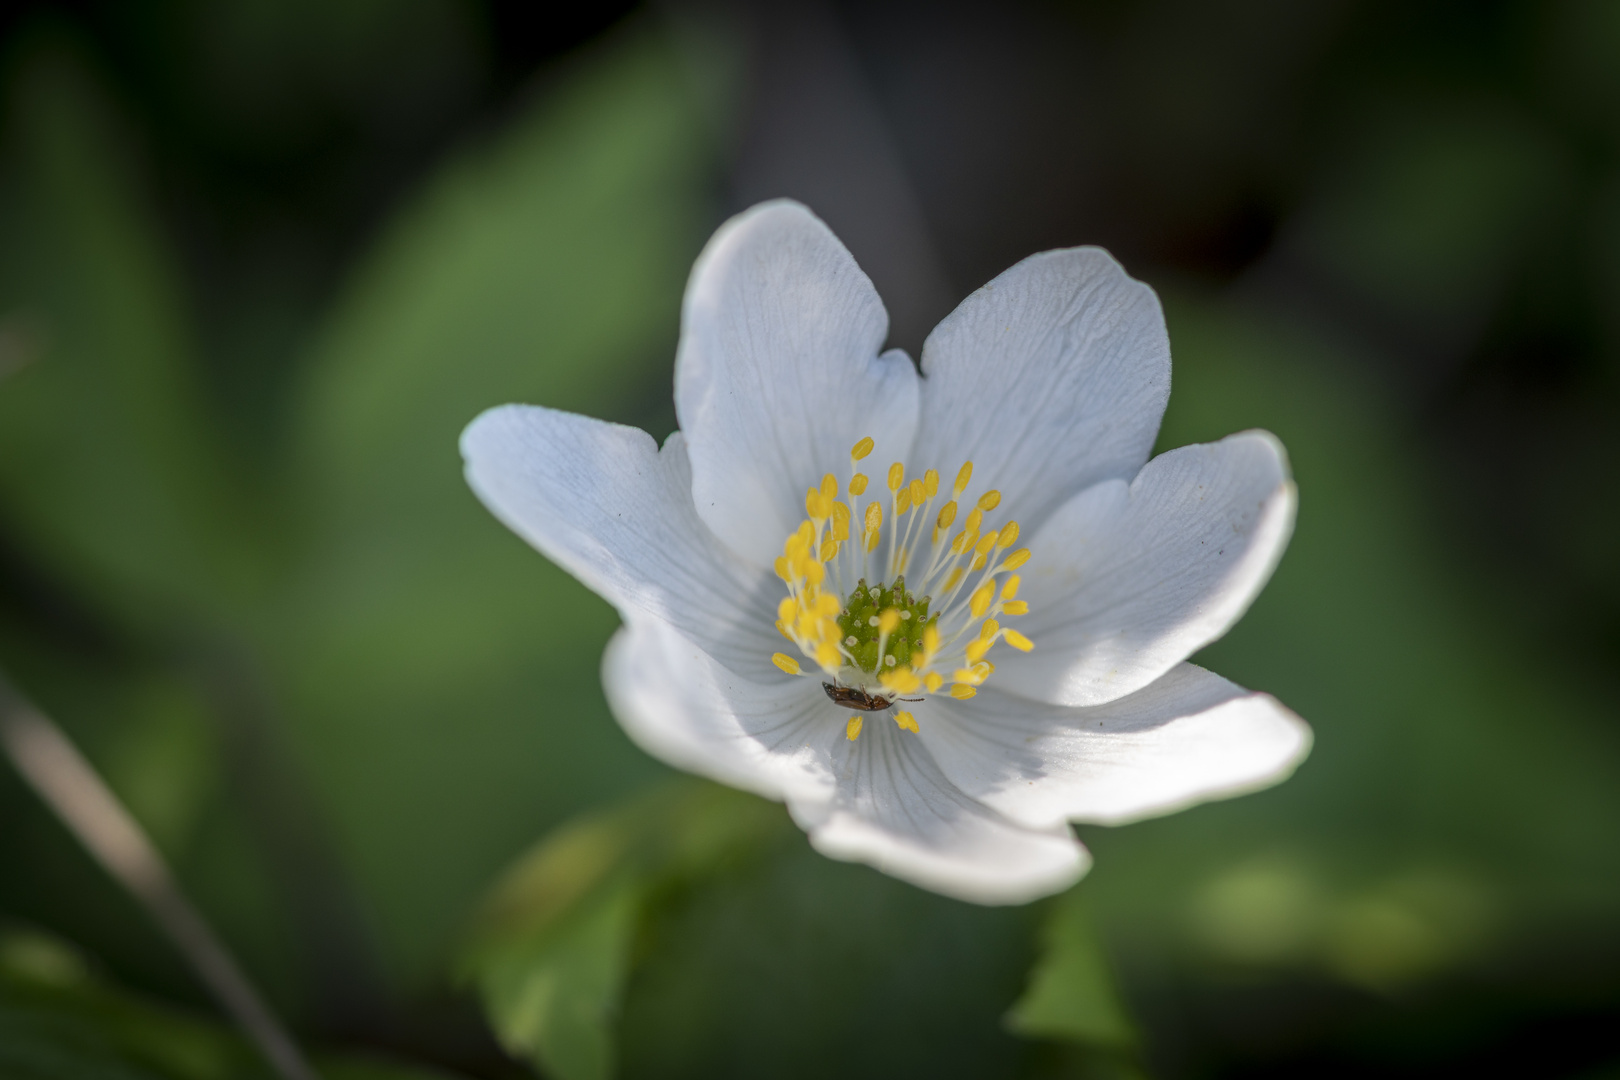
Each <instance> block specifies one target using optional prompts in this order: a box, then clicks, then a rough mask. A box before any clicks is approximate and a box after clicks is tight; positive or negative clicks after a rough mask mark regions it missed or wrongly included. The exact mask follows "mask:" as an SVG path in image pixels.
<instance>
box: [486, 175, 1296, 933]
mask: <svg viewBox="0 0 1620 1080" xmlns="http://www.w3.org/2000/svg"><path fill="white" fill-rule="evenodd" d="M887 333H888V315H887V313H886V312H885V311H884V308H883V305H882V302H881V301H880V300H879V299H878V296H877V293H876V291H875V290H874V289H873V287H872V283H871V281H870V280H869V279H868V278H867V277H866V275H865V274H864V273H862V272H861V270H860V269H859V267H857V266H856V264H855V261H854V259H853V258H852V257H851V255H850V254H849V252H848V251H847V250H846V249H845V248H844V246H843V245H842V244H841V243H840V242H839V241H838V239H837V238H836V237H835V236H834V235H833V234H832V232H831V231H830V230H829V229H828V228H827V227H826V226H825V225H824V224H823V223H822V222H821V221H820V220H819V219H818V218H816V217H815V216H814V215H812V214H811V213H810V212H809V211H808V210H806V209H805V208H804V207H802V206H799V205H798V204H796V203H791V202H773V203H766V204H764V205H761V206H757V207H754V208H753V209H751V210H749V211H747V212H745V213H743V214H741V215H739V216H738V217H735V218H733V219H732V220H731V221H729V222H727V223H726V224H725V225H724V226H722V227H721V228H720V230H719V231H718V232H717V233H716V234H715V236H714V238H713V239H712V240H711V241H710V242H709V244H708V246H707V248H706V249H705V250H704V252H703V254H702V255H701V256H700V257H699V259H698V261H697V264H696V266H695V267H694V269H693V271H692V276H691V281H690V283H689V285H688V288H687V292H686V298H685V302H684V306H683V311H682V324H681V337H680V345H679V350H678V354H677V357H676V362H675V405H676V412H677V416H678V419H679V424H680V430H679V431H677V432H675V433H674V434H673V435H671V436H670V437H669V438H668V439H667V440H666V441H665V442H664V445H663V448H662V449H659V447H658V446H657V444H656V443H655V442H654V440H653V439H652V438H651V437H650V436H648V435H647V434H646V433H645V432H642V431H640V430H637V429H635V428H630V427H624V426H621V425H618V424H611V423H606V422H603V421H599V420H592V419H589V418H586V417H582V416H576V415H573V414H570V413H565V412H558V411H555V410H552V409H546V408H540V407H533V406H521V405H507V406H503V407H499V408H495V409H491V410H490V411H488V412H486V413H484V414H483V415H482V416H480V417H478V418H477V419H476V420H475V421H474V422H473V423H472V424H471V425H470V426H469V427H468V428H467V431H466V433H465V434H464V435H463V437H462V454H463V456H464V458H465V461H466V473H467V479H468V482H469V483H470V484H471V485H472V488H473V490H474V491H475V492H476V493H477V494H478V496H479V498H481V499H482V500H483V502H484V503H485V504H486V505H487V506H488V507H489V508H490V510H492V511H493V512H494V513H495V515H496V516H497V517H499V518H500V519H501V520H502V521H504V522H505V523H506V524H507V525H508V526H510V527H511V528H512V529H514V530H515V531H516V532H518V533H519V534H520V535H522V536H523V537H524V538H525V539H527V540H528V541H529V542H530V543H531V544H533V545H534V546H535V547H536V548H538V549H539V550H540V551H541V552H543V553H544V554H545V555H546V556H548V557H549V558H551V559H552V560H553V561H554V562H556V563H557V564H558V565H560V566H562V567H563V568H564V569H566V570H567V571H568V572H569V573H571V574H573V575H574V576H575V577H577V578H578V579H579V580H580V581H582V582H583V583H584V584H586V585H587V586H589V587H590V588H591V589H592V590H594V591H595V592H596V593H598V594H599V595H600V596H602V597H603V598H604V599H606V600H607V601H608V602H609V603H611V604H612V605H613V606H614V607H615V608H617V609H618V611H619V614H620V615H621V616H622V618H623V621H624V625H623V627H622V628H621V629H620V630H619V631H618V633H617V634H616V636H615V637H614V638H613V640H612V642H611V643H610V644H609V646H608V648H607V652H606V655H605V657H604V660H603V679H604V683H605V686H606V690H607V696H608V701H609V704H610V705H611V707H612V709H613V712H614V714H615V716H616V717H617V718H618V720H619V722H620V723H621V724H622V725H623V726H624V728H625V730H626V731H627V732H628V733H629V734H630V736H631V738H632V739H634V740H635V741H636V742H637V743H638V744H640V745H641V746H642V747H643V748H645V749H646V750H647V751H648V752H649V753H652V754H654V755H655V756H657V757H660V758H662V759H664V760H665V761H667V762H669V763H670V764H672V765H675V766H677V767H680V768H683V769H687V770H690V771H692V772H696V773H700V774H702V775H705V776H708V777H712V778H714V779H716V780H719V781H722V782H724V783H727V784H732V785H735V786H737V787H741V788H744V789H747V790H751V791H754V792H757V793H758V794H760V795H764V796H766V797H769V798H772V799H778V800H781V801H784V802H786V804H787V806H788V808H789V810H790V812H791V813H792V816H793V818H794V820H795V821H797V822H798V824H799V825H800V826H801V827H802V828H803V829H805V830H806V831H807V832H808V833H809V835H810V840H811V843H812V844H813V845H814V846H815V847H816V848H817V849H818V850H819V851H821V852H823V853H824V854H826V855H829V856H831V857H833V858H838V859H849V860H856V861H860V862H865V863H869V864H871V865H873V866H875V867H877V868H879V869H881V870H882V871H884V872H886V873H889V874H892V875H894V876H896V877H899V878H902V879H905V880H907V881H910V882H913V883H915V884H917V885H920V886H922V887H924V888H928V889H933V890H935V891H938V892H941V893H945V894H947V895H951V896H955V897H959V898H962V899H966V900H971V901H976V902H980V903H1018V902H1023V901H1025V900H1029V899H1032V898H1034V897H1037V896H1041V895H1044V894H1047V893H1050V892H1053V891H1056V890H1059V889H1062V888H1064V887H1066V886H1067V885H1069V884H1070V883H1072V882H1073V881H1075V880H1077V879H1078V878H1079V877H1080V876H1081V875H1082V874H1083V873H1084V872H1085V870H1086V869H1087V867H1088V866H1089V862H1090V858H1089V856H1088V854H1087V853H1086V851H1085V849H1084V848H1083V847H1082V846H1081V845H1080V844H1079V842H1078V841H1077V840H1076V838H1075V836H1074V834H1073V831H1072V830H1071V828H1070V826H1069V823H1070V822H1100V823H1120V822H1126V821H1131V820H1135V819H1138V818H1142V817H1147V816H1151V815H1155V814H1162V813H1166V812H1169V811H1171V810H1176V809H1179V808H1182V807H1185V806H1187V805H1190V804H1192V803H1194V802H1198V801H1201V800H1205V799H1211V798H1219V797H1223V796H1227V795H1233V794H1237V793H1240V792H1245V791H1250V790H1254V789H1256V788H1259V787H1263V786H1266V785H1268V784H1271V783H1274V782H1276V781H1278V780H1280V779H1282V778H1283V777H1284V776H1286V775H1287V774H1288V773H1289V772H1290V771H1291V770H1292V769H1293V767H1294V766H1295V765H1296V764H1297V763H1298V762H1299V761H1300V759H1301V758H1303V757H1304V755H1305V753H1306V751H1307V750H1308V748H1309V744H1310V731H1309V729H1308V728H1307V727H1306V726H1305V724H1304V723H1303V722H1302V721H1301V720H1300V719H1299V718H1298V717H1296V716H1295V715H1293V714H1292V713H1291V712H1289V711H1288V710H1287V709H1285V708H1284V707H1283V706H1281V705H1280V704H1278V703H1277V702H1276V701H1275V700H1274V699H1272V698H1271V697H1268V696H1266V695H1264V694H1258V693H1251V692H1249V691H1246V690H1244V689H1242V688H1240V687H1238V686H1235V685H1233V684H1232V683H1230V682H1228V681H1226V680H1225V679H1222V678H1221V677H1219V676H1218V675H1215V674H1212V673H1211V672H1208V671H1205V670H1203V669H1202V668H1199V667H1195V666H1194V665H1192V664H1190V663H1187V657H1188V656H1190V655H1191V654H1192V653H1193V652H1195V651H1196V650H1198V649H1199V648H1201V647H1202V646H1204V645H1206V644H1208V643H1209V642H1211V641H1213V640H1214V639H1216V638H1217V637H1219V636H1220V635H1221V634H1223V633H1224V632H1225V631H1226V630H1227V628H1228V627H1230V626H1231V625H1232V624H1233V623H1234V622H1235V621H1236V620H1237V619H1238V618H1239V617H1240V616H1241V615H1242V613H1243V612H1244V610H1245V609H1246V608H1247V607H1248V605H1249V604H1250V602H1251V601H1252V600H1253V599H1254V597H1255V595H1256V594H1257V593H1258V592H1259V590H1260V588H1261V587H1262V586H1263V585H1264V583H1265V581H1266V579H1267V578H1268V577H1269V576H1270V574H1271V571H1272V569H1273V567H1274V566H1275V565H1276V563H1277V560H1278V558H1279V557H1280V556H1281V554H1282V550H1283V548H1284V546H1285V545H1286V544H1287V541H1288V537H1289V534H1290V531H1291V529H1292V526H1293V518H1294V506H1295V493H1294V485H1293V483H1292V481H1291V480H1290V477H1289V472H1288V465H1287V460H1286V457H1285V455H1284V452H1283V449H1282V446H1281V444H1279V443H1278V441H1277V440H1276V439H1275V438H1274V437H1273V436H1271V435H1270V434H1267V433H1265V432H1260V431H1250V432H1243V433H1241V434H1237V435H1233V436H1230V437H1228V438H1226V439H1223V440H1221V441H1219V442H1215V443H1208V444H1203V445H1196V446H1187V447H1182V448H1181V449H1178V450H1173V451H1170V452H1168V453H1165V454H1163V455H1161V456H1159V457H1156V458H1154V459H1152V460H1151V461H1150V460H1148V455H1149V452H1150V450H1151V448H1152V446H1153V442H1154V439H1155V437H1156V436H1157V433H1158V428H1159V421H1160V418H1161V417H1162V415H1163V412H1164V408H1165V404H1166V401H1167V400H1168V397H1169V393H1170V348H1169V340H1168V337H1167V335H1166V332H1165V327H1164V319H1163V315H1162V313H1161V311H1160V308H1159V303H1158V300H1157V298H1156V297H1155V295H1154V293H1153V291H1152V290H1151V289H1150V288H1148V287H1147V286H1146V285H1144V284H1142V283H1141V282H1138V281H1136V280H1134V279H1132V278H1130V277H1129V276H1127V275H1126V274H1125V272H1124V271H1123V270H1122V269H1121V268H1120V266H1119V265H1118V264H1117V263H1116V262H1115V261H1114V260H1113V259H1112V258H1111V257H1110V256H1109V255H1108V254H1107V253H1106V252H1104V251H1102V250H1100V249H1098V248H1085V247H1083V248H1072V249H1067V250H1060V251H1048V252H1045V253H1043V254H1039V255H1034V256H1032V257H1030V258H1028V259H1025V260H1024V261H1023V262H1020V263H1019V264H1017V265H1016V266H1014V267H1012V268H1011V269H1010V270H1008V271H1006V272H1005V273H1003V274H1002V275H1001V276H999V277H997V278H996V279H995V280H994V281H992V282H991V283H990V284H988V285H986V286H984V287H983V288H981V289H980V290H978V291H977V292H975V293H974V294H973V295H971V296H969V297H968V298H967V299H966V300H964V301H963V302H962V304H961V306H959V307H958V308H957V309H956V310H955V311H954V312H952V313H951V314H950V315H949V316H948V317H947V318H946V319H945V320H944V321H943V322H941V323H940V324H939V326H938V327H936V328H935V330H934V331H933V333H932V334H931V335H930V336H929V337H928V340H927V342H926V343H925V344H924V346H923V351H922V359H921V363H920V365H914V364H913V363H912V361H911V360H910V358H909V357H907V356H906V354H905V353H904V352H902V351H900V350H898V349H894V350H889V351H887V352H882V351H880V350H881V349H882V346H883V343H884V340H885V337H886V335H887ZM919 369H920V370H919Z"/></svg>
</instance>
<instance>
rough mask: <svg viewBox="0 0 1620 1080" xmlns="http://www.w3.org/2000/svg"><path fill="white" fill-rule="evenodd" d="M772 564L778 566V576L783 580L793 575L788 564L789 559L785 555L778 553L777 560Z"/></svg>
mask: <svg viewBox="0 0 1620 1080" xmlns="http://www.w3.org/2000/svg"><path fill="white" fill-rule="evenodd" d="M771 565H772V566H774V567H775V568H776V576H777V577H779V578H781V579H782V580H783V581H786V580H787V579H788V578H790V577H792V576H793V575H792V573H791V569H792V568H791V567H789V566H788V561H787V559H786V558H784V557H783V556H781V555H778V556H777V557H776V562H774V563H772V564H771Z"/></svg>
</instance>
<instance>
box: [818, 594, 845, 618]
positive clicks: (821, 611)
mask: <svg viewBox="0 0 1620 1080" xmlns="http://www.w3.org/2000/svg"><path fill="white" fill-rule="evenodd" d="M843 609H844V605H842V604H840V603H839V602H838V597H836V596H833V595H832V594H831V593H822V594H821V595H820V596H818V597H816V614H817V615H819V616H821V617H822V618H823V619H830V618H832V617H833V616H834V615H837V614H838V613H839V612H840V611H842V610H843Z"/></svg>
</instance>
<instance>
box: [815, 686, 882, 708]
mask: <svg viewBox="0 0 1620 1080" xmlns="http://www.w3.org/2000/svg"><path fill="white" fill-rule="evenodd" d="M821 688H822V689H823V690H825V691H827V696H828V697H830V698H832V699H833V701H834V702H835V703H836V704H839V705H844V706H847V707H848V708H851V709H861V710H863V711H865V712H882V711H883V710H884V709H887V708H889V706H891V705H893V704H894V702H892V701H890V700H889V699H888V698H886V697H878V696H877V695H875V694H868V693H867V692H866V691H865V690H858V689H856V688H855V687H853V686H839V685H838V684H837V683H830V682H824V683H822V684H821Z"/></svg>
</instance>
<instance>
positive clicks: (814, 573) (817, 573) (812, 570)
mask: <svg viewBox="0 0 1620 1080" xmlns="http://www.w3.org/2000/svg"><path fill="white" fill-rule="evenodd" d="M826 578H827V568H826V567H825V566H822V565H821V564H820V563H818V562H812V563H810V564H809V565H807V566H806V567H805V568H804V580H806V581H808V582H809V583H810V584H812V585H820V584H821V583H822V582H823V581H825V580H826Z"/></svg>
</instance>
